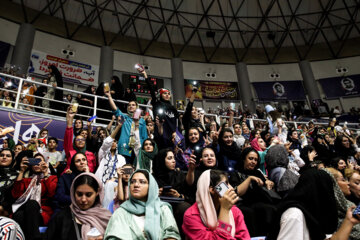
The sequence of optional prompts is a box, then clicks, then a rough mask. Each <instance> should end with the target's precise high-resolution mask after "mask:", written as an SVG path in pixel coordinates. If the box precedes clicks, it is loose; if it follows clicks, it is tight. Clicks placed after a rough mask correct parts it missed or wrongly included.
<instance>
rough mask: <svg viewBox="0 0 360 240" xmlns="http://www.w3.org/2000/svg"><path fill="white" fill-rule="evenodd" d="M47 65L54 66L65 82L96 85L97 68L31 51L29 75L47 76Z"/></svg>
mask: <svg viewBox="0 0 360 240" xmlns="http://www.w3.org/2000/svg"><path fill="white" fill-rule="evenodd" d="M49 65H55V66H56V67H57V68H58V69H59V71H60V73H61V75H62V77H63V79H64V80H65V81H67V82H73V83H82V84H86V85H98V77H99V66H97V65H89V64H85V63H79V62H75V61H72V60H69V59H64V58H60V57H55V56H51V55H48V54H46V53H44V52H40V51H36V50H32V52H31V58H30V66H29V73H35V74H40V75H47V74H48V73H49V69H48V66H49Z"/></svg>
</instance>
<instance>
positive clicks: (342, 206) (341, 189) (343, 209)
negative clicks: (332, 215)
mask: <svg viewBox="0 0 360 240" xmlns="http://www.w3.org/2000/svg"><path fill="white" fill-rule="evenodd" d="M324 170H325V171H326V172H327V173H328V174H329V175H330V176H331V179H332V181H333V184H332V186H333V191H334V193H335V200H336V206H337V208H336V209H337V217H338V224H337V226H338V228H339V227H340V226H341V224H342V222H343V221H344V219H345V218H346V213H347V210H348V208H350V207H355V204H354V203H353V202H351V201H349V200H347V199H346V197H348V196H350V194H351V192H350V185H349V181H348V180H346V179H345V178H344V176H343V175H342V174H341V172H340V171H338V170H336V169H335V168H325V169H324ZM349 239H350V240H355V239H360V225H356V226H354V227H353V228H352V230H351V234H350V237H349Z"/></svg>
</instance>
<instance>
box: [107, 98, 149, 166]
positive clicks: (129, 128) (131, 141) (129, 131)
mask: <svg viewBox="0 0 360 240" xmlns="http://www.w3.org/2000/svg"><path fill="white" fill-rule="evenodd" d="M104 93H105V96H107V97H108V98H109V104H110V107H111V109H112V110H113V111H114V112H113V113H114V114H115V116H116V117H122V118H123V119H124V122H123V124H122V127H121V133H120V138H119V140H118V153H119V154H121V155H123V156H124V157H125V159H126V163H131V164H133V162H134V158H135V153H136V151H138V150H139V149H140V147H141V145H142V144H143V142H144V141H145V139H147V138H148V135H147V129H146V123H145V120H144V119H143V118H141V117H140V116H139V118H134V115H135V112H136V110H137V109H138V107H139V105H138V103H137V102H136V101H130V102H129V103H128V105H127V114H126V113H123V112H122V111H121V110H120V109H119V108H118V107H117V106H116V104H115V102H114V100H113V99H112V97H111V94H110V91H105V92H104Z"/></svg>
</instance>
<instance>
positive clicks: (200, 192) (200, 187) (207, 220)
mask: <svg viewBox="0 0 360 240" xmlns="http://www.w3.org/2000/svg"><path fill="white" fill-rule="evenodd" d="M210 171H211V169H210V170H206V171H205V172H203V173H202V174H201V176H200V178H199V180H198V183H197V191H196V203H197V205H198V208H199V211H200V217H201V220H202V222H203V223H204V225H205V226H207V227H208V228H210V229H215V228H216V227H217V222H218V221H217V219H218V217H217V214H216V209H215V206H214V203H213V200H212V198H211V195H210V191H209V187H210ZM229 211H230V212H229V217H230V225H231V226H232V229H231V236H233V237H234V236H235V221H234V216H233V214H232V211H231V210H229Z"/></svg>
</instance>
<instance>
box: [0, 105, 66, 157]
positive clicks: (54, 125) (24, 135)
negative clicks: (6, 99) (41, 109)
mask: <svg viewBox="0 0 360 240" xmlns="http://www.w3.org/2000/svg"><path fill="white" fill-rule="evenodd" d="M0 127H1V128H6V127H14V128H15V131H14V132H12V133H9V134H7V135H6V137H8V138H12V139H13V140H14V142H15V143H16V144H17V143H21V144H23V145H26V144H27V143H28V142H29V140H30V139H31V136H32V135H38V133H39V132H40V130H41V129H42V128H46V129H48V130H49V136H52V137H56V138H57V139H58V141H59V144H58V148H57V149H58V150H60V149H63V142H64V133H65V128H66V122H65V121H60V120H53V119H47V118H41V117H35V116H31V115H25V114H19V113H15V112H10V111H9V112H8V111H0ZM2 143H3V141H1V143H0V144H2Z"/></svg>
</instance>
